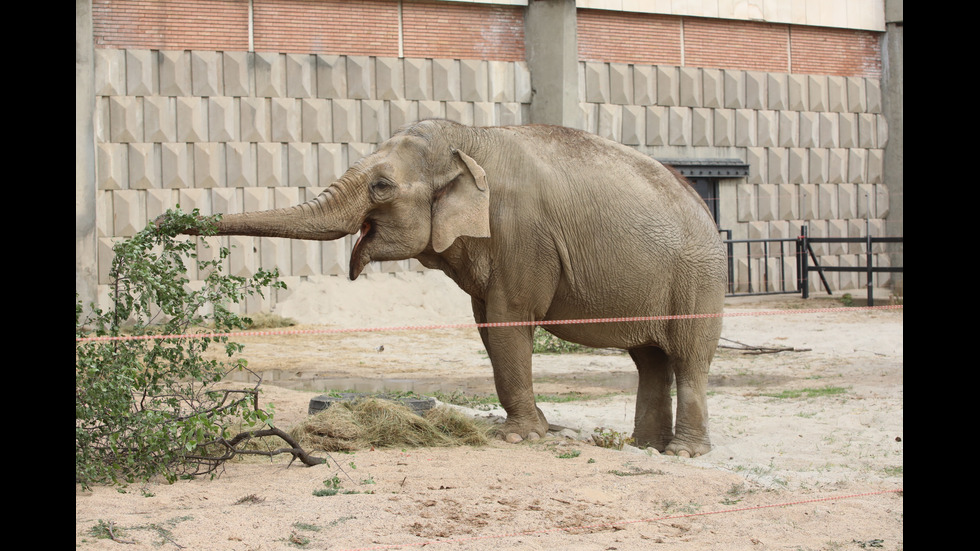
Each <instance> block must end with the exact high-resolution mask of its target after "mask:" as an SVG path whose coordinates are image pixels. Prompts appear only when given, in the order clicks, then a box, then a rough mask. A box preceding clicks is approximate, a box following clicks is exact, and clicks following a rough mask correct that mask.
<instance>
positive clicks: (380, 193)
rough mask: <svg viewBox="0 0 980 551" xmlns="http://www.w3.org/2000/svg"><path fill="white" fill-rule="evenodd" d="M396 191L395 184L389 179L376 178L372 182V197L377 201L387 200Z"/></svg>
mask: <svg viewBox="0 0 980 551" xmlns="http://www.w3.org/2000/svg"><path fill="white" fill-rule="evenodd" d="M394 193H395V184H393V183H391V182H390V181H388V180H376V181H375V182H374V183H372V184H371V198H372V199H374V200H375V201H386V200H388V199H390V198H391V197H392V195H394Z"/></svg>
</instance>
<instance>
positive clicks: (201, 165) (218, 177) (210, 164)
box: [193, 142, 225, 188]
mask: <svg viewBox="0 0 980 551" xmlns="http://www.w3.org/2000/svg"><path fill="white" fill-rule="evenodd" d="M193 151H194V187H196V188H212V187H219V186H223V185H224V183H225V162H224V161H225V159H224V157H225V155H224V146H223V144H219V143H214V142H201V143H196V144H194V149H193Z"/></svg>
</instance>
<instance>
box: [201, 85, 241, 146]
mask: <svg viewBox="0 0 980 551" xmlns="http://www.w3.org/2000/svg"><path fill="white" fill-rule="evenodd" d="M240 123H241V116H240V115H239V113H238V102H237V100H235V98H232V97H229V96H219V97H213V98H208V141H212V142H235V141H238V140H239V137H238V136H239V125H240Z"/></svg>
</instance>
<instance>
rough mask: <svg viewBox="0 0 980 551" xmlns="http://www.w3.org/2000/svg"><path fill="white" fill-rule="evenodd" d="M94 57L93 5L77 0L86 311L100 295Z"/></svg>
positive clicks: (81, 270)
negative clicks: (96, 224) (96, 200)
mask: <svg viewBox="0 0 980 551" xmlns="http://www.w3.org/2000/svg"><path fill="white" fill-rule="evenodd" d="M94 58H95V46H94V41H93V39H92V2H91V0H75V292H76V293H78V296H79V298H80V299H81V301H82V304H83V306H84V307H85V311H86V312H88V307H89V304H91V303H92V302H94V301H95V300H96V298H97V293H98V291H97V289H98V265H97V262H96V244H97V236H96V226H95V124H94V118H93V113H94V111H95V59H94Z"/></svg>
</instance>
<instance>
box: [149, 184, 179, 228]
mask: <svg viewBox="0 0 980 551" xmlns="http://www.w3.org/2000/svg"><path fill="white" fill-rule="evenodd" d="M144 197H145V198H146V219H147V220H148V221H149V220H156V218H157V217H158V216H160V215H161V214H163V213H165V212H167V211H168V210H170V209H175V208H177V193H176V192H175V191H174V190H172V189H148V190H146V194H145V195H144Z"/></svg>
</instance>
